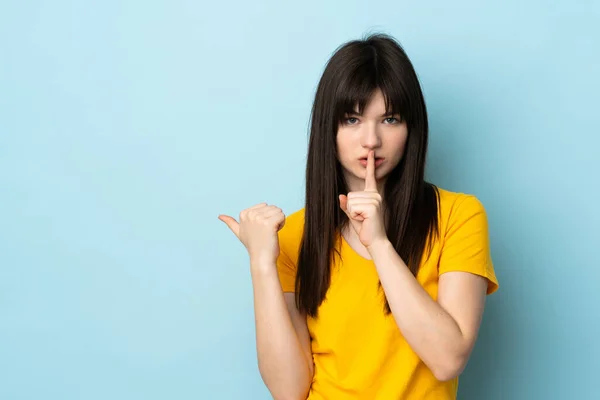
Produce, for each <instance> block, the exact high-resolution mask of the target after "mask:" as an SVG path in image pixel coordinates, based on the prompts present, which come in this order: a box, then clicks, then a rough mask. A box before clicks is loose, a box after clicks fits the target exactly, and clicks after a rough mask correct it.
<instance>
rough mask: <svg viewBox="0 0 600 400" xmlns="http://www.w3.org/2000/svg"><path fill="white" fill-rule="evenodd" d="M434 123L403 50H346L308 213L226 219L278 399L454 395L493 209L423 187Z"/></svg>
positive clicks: (476, 309)
mask: <svg viewBox="0 0 600 400" xmlns="http://www.w3.org/2000/svg"><path fill="white" fill-rule="evenodd" d="M427 135H428V122H427V112H426V108H425V102H424V99H423V94H422V92H421V88H420V85H419V81H418V79H417V76H416V73H415V71H414V69H413V66H412V64H411V62H410V60H409V58H408V57H407V56H406V54H405V53H404V51H403V49H402V48H401V46H400V45H399V44H398V43H397V42H396V41H395V40H394V39H393V38H391V37H389V36H386V35H372V36H370V37H368V38H366V39H364V40H355V41H351V42H348V43H346V44H344V45H343V46H341V47H340V48H339V49H338V50H337V51H336V52H335V54H334V55H333V56H332V58H331V60H330V61H329V62H328V64H327V66H326V68H325V71H324V73H323V76H322V78H321V80H320V83H319V86H318V89H317V93H316V97H315V100H314V105H313V109H312V115H311V130H310V143H309V148H308V161H307V169H306V202H305V206H304V208H302V209H301V210H298V211H296V212H294V213H293V214H291V215H289V216H288V217H287V218H286V217H285V216H284V214H283V212H282V210H281V209H279V208H278V207H276V206H274V205H268V204H266V203H262V204H257V205H255V206H253V207H250V208H248V209H246V210H244V211H242V212H241V214H240V216H239V223H238V221H236V220H235V219H234V218H232V217H229V216H226V215H220V216H219V219H221V220H222V221H223V222H224V223H226V224H227V226H228V227H229V228H230V229H231V230H232V231H233V232H234V233H235V235H236V236H237V237H238V238H239V239H240V241H241V242H242V243H243V244H244V245H245V246H246V248H247V250H248V253H249V256H250V270H251V276H252V282H253V288H254V307H255V315H256V339H257V349H258V365H259V369H260V373H261V376H262V377H263V380H264V382H265V384H266V385H267V387H268V388H269V390H270V392H271V394H272V395H273V397H274V398H275V399H306V398H308V399H311V400H317V399H326V400H344V399H369V400H374V399H383V400H389V399H437V400H444V399H455V398H456V394H457V388H458V376H459V375H460V373H461V372H462V371H463V369H464V367H465V365H466V363H467V360H468V359H469V356H470V353H471V351H472V349H473V346H474V344H475V341H476V338H477V334H478V330H479V326H480V322H481V318H482V314H483V310H484V304H485V298H486V295H487V294H490V293H492V292H494V291H495V290H496V289H497V288H498V281H497V279H496V276H495V273H494V268H493V265H492V260H491V257H490V250H489V241H488V240H489V239H488V226H487V219H486V213H485V210H484V208H483V206H482V204H481V203H480V202H479V200H478V199H477V198H476V197H475V196H473V195H468V194H464V193H456V192H451V191H448V190H444V189H442V188H438V187H436V186H434V185H433V184H431V183H429V182H426V181H425V180H424V169H425V158H426V150H427Z"/></svg>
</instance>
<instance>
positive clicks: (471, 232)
mask: <svg viewBox="0 0 600 400" xmlns="http://www.w3.org/2000/svg"><path fill="white" fill-rule="evenodd" d="M439 191H440V205H439V212H438V214H439V218H440V220H439V229H440V238H439V240H436V241H435V243H434V246H433V248H432V254H431V256H430V257H429V258H427V259H425V258H426V257H423V258H424V260H423V261H422V263H421V266H420V269H419V272H418V274H417V280H418V282H419V283H420V284H421V285H422V286H423V288H424V289H425V290H426V291H427V292H428V293H429V295H430V296H431V297H432V298H433V299H437V291H438V280H439V276H440V274H443V273H444V272H449V271H466V272H471V273H474V274H477V275H481V276H483V277H485V278H487V279H488V289H487V293H488V294H491V293H492V292H494V291H496V290H497V288H498V281H497V279H496V276H495V273H494V267H493V265H492V260H491V257H490V251H489V238H488V225H487V218H486V213H485V209H484V208H483V206H482V204H481V203H480V202H479V200H478V199H477V198H476V197H475V196H472V195H467V194H463V193H455V192H450V191H447V190H443V189H441V188H440V190H439ZM303 229H304V209H301V210H298V211H296V212H295V213H293V214H291V215H289V216H288V217H287V219H286V223H285V226H284V227H283V228H282V229H281V230H280V232H279V243H280V250H281V251H280V256H279V258H278V261H277V268H278V271H279V278H280V282H281V286H282V289H283V291H284V292H294V291H295V289H294V288H295V277H296V260H297V258H298V252H299V247H300V241H301V238H302V232H303ZM341 258H342V262H341V263H340V262H339V261H338V262H336V265H333V266H332V269H331V285H330V288H329V290H328V292H327V296H326V299H325V301H324V302H323V303H322V304H321V306H320V308H319V314H318V317H317V318H316V319H315V318H312V317H308V318H307V325H308V329H309V332H310V336H311V348H312V354H313V359H314V364H315V373H314V377H313V381H312V385H311V389H310V393H309V396H308V399H310V400H321V399H323V400H346V399H348V400H349V399H368V400H391V399H394V400H396V399H406V400H410V399H435V400H446V399H456V394H457V389H458V378H455V379H452V380H450V381H447V382H440V381H438V380H437V379H436V378H435V377H434V376H433V374H432V373H431V371H430V370H429V368H428V367H427V366H426V365H425V364H424V363H423V362H422V361H421V360H420V359H419V357H418V356H417V354H416V353H415V352H414V351H413V350H412V349H411V348H410V346H409V345H408V343H407V342H406V340H405V339H404V338H403V337H402V334H401V333H400V330H399V329H398V326H397V325H396V322H395V321H394V318H393V316H392V315H391V314H390V315H387V316H386V315H385V314H384V312H383V297H382V290H380V289H379V287H378V282H379V278H378V276H377V271H376V269H375V265H374V263H373V261H372V260H368V259H365V258H364V257H362V256H360V255H359V254H358V253H356V252H355V251H354V250H353V249H352V248H351V247H350V246H349V245H348V243H346V241H344V240H342V244H341ZM336 260H338V258H337V257H336Z"/></svg>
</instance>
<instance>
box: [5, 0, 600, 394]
mask: <svg viewBox="0 0 600 400" xmlns="http://www.w3.org/2000/svg"><path fill="white" fill-rule="evenodd" d="M599 20H600V6H598V3H597V2H595V4H594V2H593V1H576V2H568V1H555V2H545V1H544V2H543V1H528V2H521V1H516V0H512V1H504V2H494V3H490V2H486V3H485V4H483V2H479V1H453V2H445V1H429V2H419V1H371V2H368V3H367V2H360V1H330V2H321V1H315V0H312V1H307V0H304V1H295V2H282V1H275V0H272V1H264V0H262V1H253V2H246V1H240V0H236V1H231V2H193V1H181V0H175V1H168V2H167V1H162V2H143V1H139V0H138V1H114V0H111V1H103V2H90V1H85V2H84V1H79V2H75V1H64V0H61V1H52V2H50V1H21V2H8V1H6V2H3V3H2V5H0V205H1V207H0V398H1V399H6V400H17V399H61V400H67V399H68V400H70V399H85V400H87V399H89V400H95V399H98V400H100V399H101V400H106V399H127V400H135V399H143V400H150V399H179V400H183V399H267V398H269V394H268V391H267V390H266V388H265V386H264V384H263V383H262V381H261V379H260V376H259V373H258V369H257V365H256V353H255V347H254V346H255V342H254V325H253V324H254V319H253V318H254V317H253V309H252V288H251V282H250V276H249V270H248V264H247V255H246V253H245V251H244V248H243V246H242V245H241V244H240V243H239V242H238V241H237V239H235V237H234V236H233V235H232V233H231V232H230V231H229V230H228V229H227V228H226V226H225V225H223V224H222V223H221V222H220V221H219V220H218V219H217V215H218V214H219V213H228V214H230V215H233V216H236V217H237V214H238V213H239V211H241V210H242V209H244V208H246V207H248V206H250V205H253V204H255V203H258V202H262V201H267V202H269V203H273V204H276V205H279V206H280V207H282V208H283V209H284V211H285V212H286V213H291V212H293V211H295V210H297V209H298V208H300V207H302V205H303V196H304V193H303V190H304V189H303V184H304V163H305V156H306V145H307V128H308V118H309V112H310V106H311V102H312V96H313V93H314V90H315V87H316V84H317V81H318V79H319V76H320V74H321V72H322V69H323V66H324V63H325V62H326V61H327V59H328V58H329V57H330V55H331V54H332V52H333V51H334V50H335V48H336V47H337V46H339V45H340V44H342V43H343V42H345V41H347V40H350V39H354V38H359V37H361V36H362V35H363V34H365V33H368V32H374V31H377V32H386V33H389V34H392V35H394V36H395V37H396V38H397V39H398V40H400V41H401V43H402V44H403V45H404V46H405V49H406V51H407V52H408V54H409V56H410V57H411V59H412V60H413V62H414V65H415V67H416V69H417V71H418V73H419V76H420V79H421V81H422V84H423V88H424V92H425V95H426V101H427V104H428V107H429V112H430V118H431V146H430V153H429V167H428V172H427V173H428V177H429V179H431V180H432V181H433V182H434V183H437V184H438V185H440V186H442V187H444V188H446V189H450V190H457V191H464V192H469V193H474V194H476V195H477V196H478V197H479V198H480V199H481V200H482V201H483V203H484V204H485V206H486V208H487V210H488V214H489V220H490V229H491V237H492V252H493V257H494V260H495V265H496V270H497V274H498V277H499V279H500V282H501V288H500V291H499V292H497V293H496V294H494V295H492V296H491V297H489V299H488V306H487V311H486V314H485V318H484V322H483V326H482V329H481V334H480V339H479V341H478V343H477V346H476V349H475V351H474V353H473V356H472V359H471V361H470V363H469V365H468V367H467V370H466V371H465V373H464V375H463V376H462V378H461V388H460V396H459V397H460V398H464V399H484V398H485V399H513V400H516V399H528V400H530V399H569V400H570V399H573V398H575V399H577V398H590V396H592V395H591V394H590V393H598V389H597V379H598V376H597V374H598V370H599V369H600V360H599V358H600V346H598V337H599V336H600V316H599V313H598V307H599V305H600V290H599V288H600V284H599V283H598V282H599V280H600V268H599V266H600V262H599V261H598V253H597V246H598V245H599V244H600V234H599V229H598V226H600V212H599V211H598V206H597V202H598V201H599V198H600V190H599V189H598V185H599V183H600V180H599V179H598V173H599V172H600V162H599V161H598V158H597V156H596V154H597V152H598V150H597V149H598V147H599V146H600V139H599V137H600V135H599V132H598V126H599V122H600V118H599V116H598V115H599V113H598V106H599V105H600V79H599V77H598V73H599V71H600V44H599V38H600V28H599V24H598V21H599Z"/></svg>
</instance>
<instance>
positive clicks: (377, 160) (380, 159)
mask: <svg viewBox="0 0 600 400" xmlns="http://www.w3.org/2000/svg"><path fill="white" fill-rule="evenodd" d="M359 161H360V163H361V165H362V166H363V167H366V166H367V159H366V158H361V159H359ZM384 161H385V158H383V157H375V167H379V166H380V165H381V164H382V163H383V162H384Z"/></svg>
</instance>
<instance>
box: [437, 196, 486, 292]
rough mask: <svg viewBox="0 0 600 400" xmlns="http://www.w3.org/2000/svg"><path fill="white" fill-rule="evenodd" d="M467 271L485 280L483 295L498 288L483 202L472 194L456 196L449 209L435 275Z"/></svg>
mask: <svg viewBox="0 0 600 400" xmlns="http://www.w3.org/2000/svg"><path fill="white" fill-rule="evenodd" d="M451 271H463V272H470V273H472V274H476V275H480V276H483V277H484V278H486V279H487V280H488V288H487V294H491V293H493V292H495V291H496V290H497V289H498V279H497V278H496V274H495V271H494V266H493V263H492V257H491V254H490V240H489V232H488V220H487V215H486V212H485V208H484V207H483V204H481V202H480V201H479V200H478V199H477V198H476V197H475V196H473V195H464V196H462V197H461V198H459V199H457V201H456V203H455V204H454V205H453V208H452V210H451V212H450V217H449V219H448V225H447V227H446V230H445V237H444V244H443V247H442V252H441V255H440V261H439V274H440V275H441V274H443V273H446V272H451Z"/></svg>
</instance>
